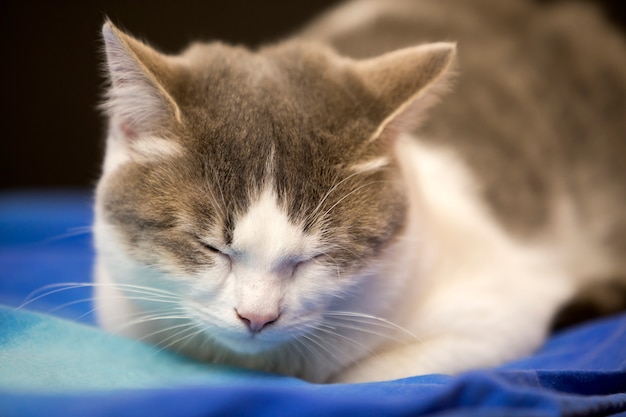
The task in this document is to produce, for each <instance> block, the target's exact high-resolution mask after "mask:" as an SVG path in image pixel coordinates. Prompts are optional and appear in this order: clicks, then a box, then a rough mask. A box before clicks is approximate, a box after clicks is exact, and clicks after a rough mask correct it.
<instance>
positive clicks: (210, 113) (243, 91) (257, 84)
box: [177, 42, 379, 128]
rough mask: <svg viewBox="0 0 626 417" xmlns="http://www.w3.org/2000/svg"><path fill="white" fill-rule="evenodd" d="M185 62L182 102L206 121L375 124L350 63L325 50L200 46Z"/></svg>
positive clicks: (299, 46)
mask: <svg viewBox="0 0 626 417" xmlns="http://www.w3.org/2000/svg"><path fill="white" fill-rule="evenodd" d="M183 58H184V59H185V60H187V61H188V63H189V64H188V68H189V69H188V72H187V77H186V78H185V79H184V80H183V84H186V85H183V87H182V88H181V94H180V95H179V97H177V101H178V102H179V104H181V105H182V106H183V107H184V106H185V105H187V108H188V112H189V113H196V114H199V115H201V116H200V117H203V118H205V119H209V120H210V119H211V118H213V119H219V121H220V122H222V123H237V124H240V125H241V124H244V125H245V124H253V123H255V124H256V125H259V124H263V122H264V120H266V121H267V122H268V123H272V124H274V125H277V124H292V125H294V126H298V125H302V124H315V125H316V126H317V127H328V128H333V127H337V126H340V125H342V124H345V122H346V121H348V122H349V121H350V119H351V118H352V119H358V118H361V119H362V122H363V123H364V124H367V121H369V119H370V118H371V114H369V113H368V112H369V111H370V109H371V108H372V106H374V103H373V102H372V101H373V100H372V97H371V96H370V94H371V93H370V92H369V91H368V90H367V89H366V88H365V87H364V86H363V85H362V83H360V82H359V79H358V77H356V76H355V75H354V74H353V72H352V71H351V69H350V66H349V65H347V64H346V62H347V61H346V60H345V59H344V58H341V57H339V56H338V55H337V54H336V53H334V52H333V51H331V50H329V49H328V48H326V47H323V46H321V45H317V44H309V43H302V42H297V43H287V44H280V45H276V46H273V47H268V48H264V49H261V50H258V51H251V50H248V49H245V48H239V47H233V46H229V45H223V44H220V43H216V44H198V45H195V46H193V47H191V48H190V49H189V50H188V51H187V52H186V53H185V54H183ZM377 122H379V121H377ZM364 127H365V126H364ZM367 127H368V128H371V127H370V126H367Z"/></svg>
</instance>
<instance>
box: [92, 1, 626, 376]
mask: <svg viewBox="0 0 626 417" xmlns="http://www.w3.org/2000/svg"><path fill="white" fill-rule="evenodd" d="M444 3H445V5H444ZM503 3H506V5H503ZM470 4H471V5H470ZM461 16H463V17H462V19H461ZM581 28H587V29H586V30H587V31H591V30H593V32H594V36H591V39H589V37H587V36H585V37H581V36H579V35H580V34H577V33H576V30H581ZM586 33H589V32H586ZM104 37H105V42H106V47H107V58H108V63H109V71H110V74H111V82H112V87H111V89H110V92H109V98H108V101H107V104H106V108H107V111H108V114H109V116H110V121H111V123H110V132H109V138H108V143H107V155H106V160H105V165H104V173H103V177H102V179H101V181H100V184H99V186H98V193H97V205H96V224H95V230H96V245H97V248H98V271H97V277H98V278H97V279H98V286H97V294H96V295H97V301H98V306H97V307H98V312H99V314H100V321H101V323H102V324H103V325H104V327H106V328H109V329H111V330H113V331H118V332H121V333H123V334H127V335H130V336H133V337H137V338H141V339H146V340H148V341H151V342H153V343H157V344H159V345H162V346H167V347H171V348H172V349H175V350H179V351H181V352H183V353H185V354H187V355H190V356H193V357H196V358H198V359H201V360H206V361H211V362H218V363H228V364H234V365H239V366H245V367H250V368H255V369H261V370H268V371H273V372H279V373H284V374H289V375H295V376H298V377H302V378H305V379H308V380H311V381H320V382H321V381H328V380H334V381H364V380H381V379H390V378H397V377H403V376H411V375H417V374H421V373H430V372H443V373H452V372H459V371H463V370H466V369H472V368H476V367H485V366H491V365H495V364H499V363H502V362H504V361H506V360H510V359H513V358H516V357H519V356H520V355H523V354H526V353H528V352H530V351H532V349H534V348H535V347H536V346H538V345H539V344H540V343H541V341H542V340H543V338H544V337H545V334H546V332H547V331H548V329H549V326H550V323H551V321H552V320H553V317H554V315H555V313H556V312H557V311H558V309H559V308H560V307H561V306H562V305H563V304H564V303H566V302H568V301H569V300H571V299H572V297H573V296H574V295H575V294H577V293H579V292H580V291H581V290H582V289H584V288H586V287H587V286H596V287H597V286H598V284H601V283H603V282H605V281H606V280H609V279H611V278H615V277H623V276H625V273H626V264H625V262H624V260H623V255H624V254H625V253H626V214H624V210H623V205H624V203H625V202H626V168H625V166H626V164H624V163H623V155H625V154H626V141H625V140H624V138H625V137H626V136H625V135H626V118H625V117H624V111H625V109H626V106H625V103H626V76H624V74H622V69H623V68H625V67H626V51H625V48H624V43H623V41H622V40H621V39H620V38H619V37H618V36H617V35H616V34H614V33H613V32H611V31H610V30H609V29H608V28H606V27H605V26H603V25H602V24H601V20H600V19H599V18H598V17H597V16H595V15H594V14H593V13H591V12H590V11H589V10H584V9H581V8H578V7H570V6H567V5H566V6H563V7H562V8H561V10H552V11H550V10H542V11H541V12H540V11H538V10H536V8H535V6H534V5H532V4H531V3H526V2H524V1H521V0H520V1H518V2H512V1H511V2H499V1H487V0H475V1H472V2H468V1H452V0H450V1H447V2H442V1H435V0H431V1H429V0H422V1H413V2H408V1H405V2H400V1H394V2H390V1H359V2H355V3H352V4H348V5H346V6H344V7H343V8H340V9H339V10H337V11H334V12H332V13H331V14H329V15H328V16H326V17H323V18H322V19H321V20H320V21H318V22H316V23H314V24H313V25H312V26H310V27H309V28H308V29H306V30H305V31H304V32H303V33H302V34H301V37H302V38H305V39H308V40H311V39H312V40H314V41H321V42H322V43H330V44H332V45H333V46H334V47H336V48H337V49H338V50H339V51H340V52H341V53H344V54H346V55H348V56H354V57H357V58H361V57H373V56H378V55H380V54H383V53H387V52H389V53H387V54H386V55H382V56H379V57H376V58H370V59H367V60H356V59H350V58H343V57H340V56H339V55H337V54H336V53H335V52H333V50H330V49H328V48H327V47H325V46H322V45H321V44H317V43H315V42H314V43H310V42H309V41H308V40H307V41H306V42H303V41H298V40H294V41H289V42H286V43H283V44H278V45H275V46H271V47H267V48H263V49H261V50H260V51H258V52H251V51H248V50H245V49H243V48H233V47H229V46H225V45H221V44H208V45H195V46H192V47H191V48H190V49H189V50H187V51H186V52H185V53H183V54H182V55H180V56H176V57H165V56H162V55H159V54H157V53H156V52H154V51H153V50H151V49H150V48H148V47H145V46H144V45H142V44H140V43H139V42H137V41H135V40H133V39H132V38H130V37H127V36H126V35H124V34H123V33H121V32H119V31H118V30H117V29H115V28H114V27H112V26H110V25H109V24H107V25H105V29H104ZM438 40H444V41H457V40H458V41H459V42H460V44H459V48H460V60H459V61H460V62H459V65H458V71H459V73H460V75H459V76H458V80H456V81H454V82H452V83H450V82H449V79H450V74H451V72H453V69H454V68H455V64H454V61H455V47H454V45H453V44H448V43H438V44H430V45H426V46H421V47H412V48H408V49H404V50H401V51H399V52H390V51H392V50H394V49H397V48H400V47H407V46H410V45H416V44H420V43H423V42H426V41H438ZM598 42H601V43H602V45H601V46H599V45H598ZM557 54H559V56H557ZM450 84H451V85H452V86H450ZM447 89H451V90H452V92H451V93H447V94H444V95H443V99H442V102H441V103H438V104H436V105H435V106H434V107H433V108H432V109H431V110H429V111H428V114H427V115H426V114H425V111H426V110H427V108H429V107H430V106H431V105H433V104H434V102H435V101H437V97H438V95H439V94H440V93H441V92H442V91H444V90H447ZM418 121H419V122H422V123H421V126H420V127H418V126H417V122H418ZM606 282H608V281H606Z"/></svg>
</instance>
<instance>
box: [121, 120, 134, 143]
mask: <svg viewBox="0 0 626 417" xmlns="http://www.w3.org/2000/svg"><path fill="white" fill-rule="evenodd" d="M118 128H119V130H120V132H122V135H124V138H125V139H126V140H129V141H132V140H134V139H136V138H137V132H136V131H135V129H133V128H132V127H131V126H130V124H129V123H128V122H121V123H120V124H119V125H118Z"/></svg>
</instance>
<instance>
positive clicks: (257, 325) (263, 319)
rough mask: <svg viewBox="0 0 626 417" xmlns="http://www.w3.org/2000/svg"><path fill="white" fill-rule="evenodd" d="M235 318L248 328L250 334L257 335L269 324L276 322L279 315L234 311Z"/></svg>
mask: <svg viewBox="0 0 626 417" xmlns="http://www.w3.org/2000/svg"><path fill="white" fill-rule="evenodd" d="M235 312H236V313H237V317H239V319H240V320H241V321H243V322H244V324H245V325H246V326H247V327H248V330H250V331H251V332H252V333H258V332H260V331H261V330H263V329H264V328H266V327H267V326H269V325H270V324H272V323H274V322H275V321H276V320H278V317H279V316H280V313H278V312H276V313H268V314H262V313H255V312H245V311H244V312H240V311H238V310H235Z"/></svg>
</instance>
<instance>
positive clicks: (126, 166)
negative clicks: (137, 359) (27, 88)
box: [96, 27, 450, 354]
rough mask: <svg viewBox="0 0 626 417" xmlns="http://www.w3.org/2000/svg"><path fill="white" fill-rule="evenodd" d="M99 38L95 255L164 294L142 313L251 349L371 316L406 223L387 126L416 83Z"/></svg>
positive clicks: (215, 50)
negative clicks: (104, 122)
mask: <svg viewBox="0 0 626 417" xmlns="http://www.w3.org/2000/svg"><path fill="white" fill-rule="evenodd" d="M105 41H106V47H107V56H108V62H109V70H110V73H111V81H112V86H111V90H110V92H109V100H108V101H107V104H106V107H107V110H108V114H109V117H110V122H111V124H110V133H109V138H108V144H107V156H106V161H105V170H104V174H103V177H102V179H101V182H100V184H99V187H98V194H97V222H96V231H97V236H96V237H97V244H98V250H99V256H100V260H101V262H103V264H104V265H105V267H106V268H108V270H109V273H110V274H111V275H113V278H114V280H115V281H116V282H119V283H120V284H124V285H131V284H132V285H141V286H146V287H152V288H155V289H157V290H162V291H164V292H167V294H168V295H167V297H169V298H166V300H167V301H166V302H165V303H162V302H161V301H162V300H160V301H159V300H155V299H156V298H159V297H156V296H155V297H154V299H146V298H150V297H143V298H144V299H143V300H136V303H137V305H139V306H141V308H144V309H145V311H146V312H147V313H146V314H150V312H152V313H153V314H155V313H154V311H161V310H164V311H168V312H169V313H170V314H172V315H175V316H177V317H186V318H187V319H188V320H189V321H191V322H192V323H193V325H194V328H195V329H198V332H197V334H199V335H200V336H199V337H206V338H209V339H211V340H212V341H215V342H217V343H218V344H219V345H222V346H224V347H226V348H228V349H230V350H232V351H235V352H238V353H244V354H254V353H259V352H262V351H265V350H268V349H272V348H274V347H276V346H278V345H281V344H283V343H285V342H289V341H292V340H294V339H297V338H298V337H300V336H302V335H306V334H308V333H311V332H312V331H314V330H315V329H316V328H319V327H320V326H323V325H324V321H325V318H326V317H327V316H328V315H329V314H332V313H333V312H339V311H346V310H350V311H355V310H360V311H361V312H364V313H367V312H368V309H369V308H370V306H367V305H364V306H359V305H358V302H356V301H355V299H358V297H360V296H362V294H360V291H362V290H363V289H364V288H366V287H367V286H368V281H370V280H372V279H384V277H379V276H378V274H379V273H380V271H381V270H384V267H385V265H386V262H388V261H387V258H386V256H385V253H386V252H388V251H389V250H390V248H391V247H392V245H393V243H394V242H396V241H397V238H398V236H399V235H400V234H401V232H402V230H403V228H404V227H405V225H406V222H407V210H408V205H407V199H406V195H405V191H404V188H403V179H402V173H401V172H400V169H399V166H398V163H397V161H396V158H395V155H394V153H393V146H392V145H391V144H390V142H391V141H392V140H393V136H394V133H393V131H394V129H392V128H389V129H387V124H388V123H389V120H390V116H391V115H392V113H393V112H394V111H395V109H396V108H398V107H399V106H401V105H403V104H404V103H405V102H406V101H407V100H408V99H409V98H411V97H414V96H415V90H416V86H415V85H417V86H418V87H419V86H420V83H419V82H417V81H414V82H413V84H415V85H414V86H413V87H412V89H410V90H408V91H407V92H406V93H403V92H402V88H403V87H406V85H404V84H410V83H409V81H403V83H404V84H403V85H399V86H395V85H393V83H392V82H391V81H389V79H390V78H393V77H383V78H381V77H382V76H383V75H385V74H382V75H380V74H379V75H377V77H378V78H376V77H374V76H372V77H373V78H376V79H375V80H374V81H373V82H375V84H384V83H386V82H389V83H391V84H392V85H390V86H389V87H388V88H389V89H394V88H396V89H398V92H394V93H393V94H391V93H390V94H389V97H386V98H385V99H381V97H380V96H381V92H380V91H379V90H378V89H377V88H376V87H375V86H373V84H372V80H370V79H368V78H367V76H366V75H363V74H369V72H368V71H370V72H371V71H372V70H371V69H370V68H369V67H367V68H366V69H363V70H361V72H359V71H360V70H359V67H358V66H357V65H356V64H354V63H352V62H351V61H348V60H344V59H340V58H339V57H336V56H334V55H333V54H332V53H331V52H329V51H327V50H325V49H322V48H318V47H312V46H306V45H305V46H301V45H297V44H287V45H280V46H277V47H272V48H267V49H265V50H262V51H261V52H259V53H252V52H249V51H247V50H243V49H240V48H231V47H227V46H223V45H220V44H212V45H203V46H194V47H192V48H190V49H189V50H188V51H187V52H186V53H184V54H183V55H181V56H177V57H166V56H162V55H160V54H157V53H156V52H154V51H153V50H151V49H149V48H147V47H146V46H144V45H142V44H139V43H138V42H136V41H134V40H133V39H132V38H130V37H127V36H126V35H124V34H122V33H121V32H119V31H118V30H117V29H115V28H113V27H105ZM439 55H441V54H439ZM444 55H446V57H445V59H443V58H442V57H441V56H439V58H438V62H440V65H442V64H441V62H444V61H445V62H446V65H447V64H448V63H449V60H450V58H449V57H448V55H450V53H449V51H448V54H444ZM433 56H434V55H433ZM429 62H430V66H432V65H434V64H433V62H434V61H432V59H431V61H429ZM370 66H371V65H370ZM364 68H365V66H364ZM380 71H388V69H381V70H380ZM380 71H378V73H380ZM430 71H431V72H432V71H433V70H432V69H430ZM437 71H441V69H438V70H437ZM372 77H370V78H372ZM424 78H425V81H424V80H422V82H421V87H423V84H427V83H428V82H430V81H432V80H429V79H428V77H426V76H424ZM430 78H432V76H431V77H430ZM391 95H394V96H398V97H391ZM385 129H387V130H385ZM385 132H386V134H385ZM389 132H391V133H389ZM129 298H131V299H132V298H133V297H129ZM135 298H141V297H135ZM355 303H356V304H355ZM163 305H165V307H164V306H163ZM160 309H161V310H160ZM373 310H376V309H373ZM165 334H170V333H164V335H165ZM170 336H171V334H170Z"/></svg>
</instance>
